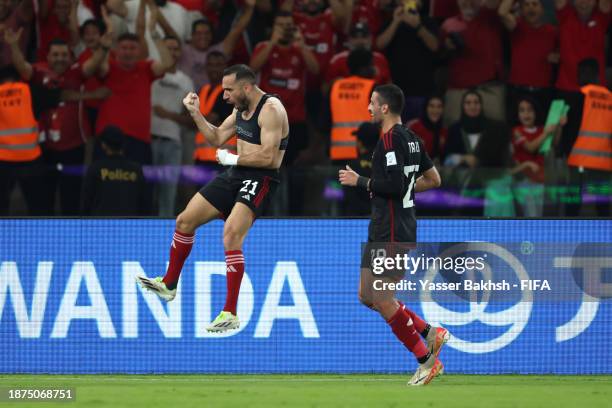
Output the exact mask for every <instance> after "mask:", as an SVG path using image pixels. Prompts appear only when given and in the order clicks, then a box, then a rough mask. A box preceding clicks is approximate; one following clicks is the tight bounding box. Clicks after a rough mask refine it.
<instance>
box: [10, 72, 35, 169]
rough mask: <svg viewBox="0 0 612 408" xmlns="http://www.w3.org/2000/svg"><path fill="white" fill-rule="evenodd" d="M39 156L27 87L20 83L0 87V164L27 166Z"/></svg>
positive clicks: (30, 99) (29, 94)
mask: <svg viewBox="0 0 612 408" xmlns="http://www.w3.org/2000/svg"><path fill="white" fill-rule="evenodd" d="M40 154H41V151H40V146H38V126H37V124H36V119H34V113H33V112H32V95H31V93H30V87H29V86H28V84H26V83H24V82H5V83H2V84H0V161H4V162H29V161H32V160H35V159H37V158H38V157H39V156H40Z"/></svg>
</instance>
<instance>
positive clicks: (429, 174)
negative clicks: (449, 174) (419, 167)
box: [414, 166, 442, 193]
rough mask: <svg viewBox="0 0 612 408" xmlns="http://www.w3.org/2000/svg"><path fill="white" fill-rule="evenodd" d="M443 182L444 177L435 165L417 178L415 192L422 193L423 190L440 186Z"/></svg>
mask: <svg viewBox="0 0 612 408" xmlns="http://www.w3.org/2000/svg"><path fill="white" fill-rule="evenodd" d="M441 184H442V179H441V178H440V173H438V169H436V167H435V166H434V167H432V168H431V169H429V170H427V171H425V172H424V173H423V175H422V176H421V177H419V178H418V179H416V182H415V185H414V192H415V193H420V192H422V191H427V190H431V189H432V188H438V187H440V185H441Z"/></svg>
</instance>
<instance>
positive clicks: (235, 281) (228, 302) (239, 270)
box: [223, 250, 244, 315]
mask: <svg viewBox="0 0 612 408" xmlns="http://www.w3.org/2000/svg"><path fill="white" fill-rule="evenodd" d="M225 264H226V265H227V274H226V276H227V295H226V298H225V306H224V307H223V311H225V312H231V313H232V314H234V315H235V314H236V305H237V304H238V294H239V293H240V283H241V282H242V275H244V255H243V254H242V251H241V250H236V251H225Z"/></svg>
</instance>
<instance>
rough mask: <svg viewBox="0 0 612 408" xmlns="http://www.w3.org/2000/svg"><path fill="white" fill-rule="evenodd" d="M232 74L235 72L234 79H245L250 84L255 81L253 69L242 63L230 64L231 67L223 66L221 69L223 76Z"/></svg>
mask: <svg viewBox="0 0 612 408" xmlns="http://www.w3.org/2000/svg"><path fill="white" fill-rule="evenodd" d="M232 74H236V81H247V82H249V83H251V84H255V82H257V80H256V77H255V73H254V72H253V70H252V69H251V68H249V66H247V65H244V64H236V65H232V66H231V67H228V68H225V70H224V71H223V76H228V75H232Z"/></svg>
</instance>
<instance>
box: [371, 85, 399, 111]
mask: <svg viewBox="0 0 612 408" xmlns="http://www.w3.org/2000/svg"><path fill="white" fill-rule="evenodd" d="M374 92H376V93H377V94H378V96H379V97H380V104H381V105H388V106H389V111H390V112H391V113H393V114H395V115H401V114H402V112H403V111H404V101H405V99H404V92H402V90H401V88H400V87H399V86H397V85H394V84H385V85H378V86H377V87H376V88H374Z"/></svg>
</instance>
